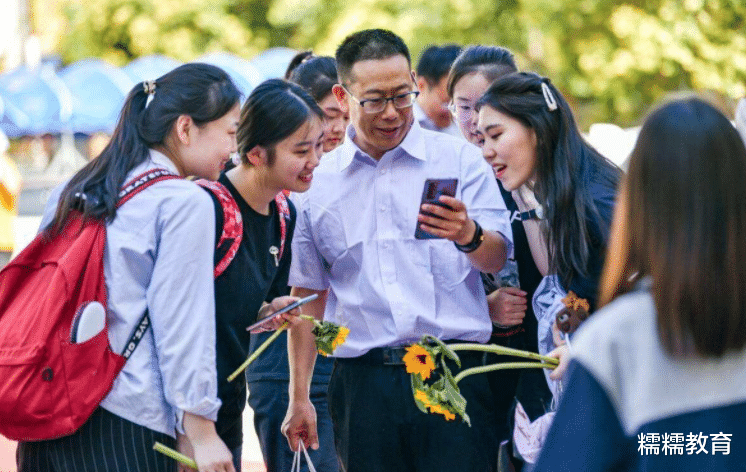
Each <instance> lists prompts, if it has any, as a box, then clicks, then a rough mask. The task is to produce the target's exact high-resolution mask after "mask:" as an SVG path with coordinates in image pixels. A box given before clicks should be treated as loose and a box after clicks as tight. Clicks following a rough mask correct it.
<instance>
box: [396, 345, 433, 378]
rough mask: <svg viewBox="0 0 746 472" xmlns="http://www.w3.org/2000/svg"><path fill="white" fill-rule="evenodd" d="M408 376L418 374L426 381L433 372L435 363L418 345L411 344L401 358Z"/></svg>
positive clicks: (426, 351)
mask: <svg viewBox="0 0 746 472" xmlns="http://www.w3.org/2000/svg"><path fill="white" fill-rule="evenodd" d="M402 360H403V361H404V363H405V365H406V367H407V373H408V374H419V375H420V377H422V379H423V380H425V379H428V378H429V377H430V374H431V373H432V372H433V370H435V362H434V361H433V356H432V355H431V354H430V352H429V351H428V350H427V349H425V348H424V347H423V346H421V345H419V344H412V345H411V346H409V347H408V348H407V353H406V354H405V355H404V357H403V358H402Z"/></svg>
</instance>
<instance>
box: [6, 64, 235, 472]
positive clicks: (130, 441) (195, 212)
mask: <svg viewBox="0 0 746 472" xmlns="http://www.w3.org/2000/svg"><path fill="white" fill-rule="evenodd" d="M239 97H240V93H239V92H238V90H237V89H236V87H235V85H234V84H233V82H232V81H231V80H230V78H229V77H228V75H227V74H226V73H225V72H223V71H222V70H220V69H218V68H216V67H213V66H209V65H205V64H185V65H183V66H180V67H178V68H176V69H174V70H173V71H171V72H169V73H168V74H165V75H164V76H162V77H160V78H158V79H157V80H154V81H147V82H144V83H140V84H137V85H136V86H135V87H134V88H133V89H132V91H131V92H130V93H129V95H128V96H127V98H126V101H125V104H124V108H123V110H122V113H121V115H120V118H119V122H118V124H117V127H116V129H115V130H114V134H113V135H112V138H111V141H110V143H109V144H108V145H107V146H106V148H105V149H104V150H103V151H102V153H101V154H100V155H99V156H98V157H96V158H95V159H93V160H92V161H91V162H90V163H89V164H88V165H86V166H85V167H84V168H83V169H81V170H80V171H79V172H78V173H77V174H75V175H74V176H73V177H72V179H71V180H70V181H69V182H68V183H67V184H65V185H63V186H61V187H59V188H58V189H57V190H56V191H55V192H54V194H53V196H52V198H50V200H49V202H48V204H47V208H46V210H45V213H44V217H43V219H42V227H44V228H46V231H48V232H50V234H54V233H55V232H56V231H58V230H59V229H60V228H62V227H63V226H64V225H65V224H66V223H67V221H68V219H69V218H70V217H71V212H72V211H73V210H77V211H80V212H82V213H83V215H84V216H85V217H88V218H97V219H102V220H105V221H106V224H107V237H106V248H105V258H104V276H105V282H106V288H107V294H108V306H107V313H106V316H107V320H106V322H107V325H108V334H109V342H110V345H111V348H112V349H113V350H114V351H115V352H122V351H123V349H124V347H125V344H126V343H127V340H128V339H129V337H130V335H131V334H132V332H133V331H134V329H135V328H136V327H137V325H138V323H139V320H140V319H141V318H142V316H143V314H144V313H145V312H146V311H147V312H148V316H149V319H150V325H151V328H150V329H148V330H147V331H146V333H145V336H144V337H143V338H142V341H141V342H140V344H139V345H138V346H137V348H136V349H135V350H134V352H133V353H132V355H131V357H130V358H129V359H128V360H127V363H126V364H125V365H124V368H123V370H122V371H121V372H120V374H119V376H118V377H117V379H116V380H115V382H114V385H113V387H112V389H111V391H110V392H109V393H108V395H107V396H106V397H105V398H104V399H103V401H102V402H101V405H100V408H98V409H97V410H96V411H95V412H94V414H93V416H92V417H91V418H90V419H89V420H88V422H87V423H86V424H84V425H83V426H82V427H81V428H80V429H79V430H78V431H77V432H76V433H74V434H73V435H71V436H66V437H63V438H59V439H54V440H49V441H41V442H25V443H21V444H20V445H19V450H18V463H19V470H20V471H31V470H76V471H78V470H109V471H122V472H124V471H129V470H157V471H171V470H173V469H174V468H175V465H174V461H173V460H171V459H169V458H167V457H165V456H163V455H161V454H159V453H156V452H155V451H154V450H153V443H154V442H155V441H160V442H162V443H165V444H166V445H169V446H172V447H173V446H175V444H176V441H175V436H176V432H177V431H179V432H181V433H184V434H186V436H187V437H188V438H189V440H190V441H191V443H192V444H193V445H194V453H195V454H194V457H195V459H196V461H197V464H198V465H199V470H200V471H234V468H233V465H232V463H231V455H230V451H229V450H228V449H227V448H226V446H225V445H224V444H223V442H222V441H221V440H220V439H219V437H218V436H217V434H216V431H215V426H214V421H215V419H216V418H217V412H218V408H219V406H220V402H219V400H218V397H217V381H216V374H215V321H214V320H215V303H214V301H215V299H214V296H213V293H214V292H213V250H214V248H213V245H212V244H205V241H212V235H213V231H214V218H215V217H214V210H213V206H212V204H211V201H210V198H209V197H208V196H207V195H206V194H205V193H204V192H203V191H202V190H201V189H200V188H199V187H198V186H197V185H196V184H194V183H193V182H189V181H187V180H184V179H171V180H167V181H163V182H159V183H157V184H155V185H153V186H151V187H148V188H147V189H145V190H143V191H142V192H140V193H139V194H137V195H136V196H135V197H133V199H132V201H131V202H128V203H126V204H124V205H122V206H121V207H120V208H117V201H118V196H119V192H120V190H121V188H122V186H123V185H124V184H125V183H126V182H129V181H131V180H132V179H133V178H134V177H136V176H140V175H142V174H144V173H146V172H148V171H151V170H153V169H164V170H165V171H167V172H169V173H171V174H175V175H178V176H182V177H185V176H189V175H201V176H209V177H211V178H217V177H218V175H219V173H220V169H221V168H222V167H223V165H224V164H225V163H226V162H227V161H228V159H229V157H230V154H231V153H232V152H234V151H235V149H236V138H235V133H236V127H237V124H238V117H239Z"/></svg>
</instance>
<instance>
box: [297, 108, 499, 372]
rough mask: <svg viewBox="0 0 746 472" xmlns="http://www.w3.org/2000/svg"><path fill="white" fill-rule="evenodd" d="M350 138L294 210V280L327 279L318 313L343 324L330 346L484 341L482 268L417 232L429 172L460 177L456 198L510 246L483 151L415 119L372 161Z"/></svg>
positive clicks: (321, 282)
mask: <svg viewBox="0 0 746 472" xmlns="http://www.w3.org/2000/svg"><path fill="white" fill-rule="evenodd" d="M347 134H348V135H347V139H346V140H345V142H344V144H342V145H341V146H340V147H338V148H337V149H335V150H334V151H331V152H330V153H328V154H326V155H325V156H324V158H323V159H322V160H321V164H320V165H319V167H318V168H317V169H316V170H315V171H314V182H313V185H312V186H311V189H310V190H309V191H308V192H306V193H303V194H296V195H294V199H295V200H294V201H295V204H296V208H297V210H298V221H297V223H296V229H295V236H294V238H293V246H292V247H293V261H292V265H291V269H290V282H289V283H290V285H292V286H296V287H303V288H308V289H313V290H323V289H326V288H327V287H329V288H330V289H331V290H330V293H329V297H328V300H327V303H326V311H325V315H324V318H325V319H327V320H330V321H333V322H335V323H339V324H342V325H345V326H347V327H348V328H349V329H350V334H349V336H348V337H347V341H346V342H345V343H344V344H343V345H342V346H340V347H339V348H338V349H337V350H336V352H335V354H336V355H337V356H339V357H356V356H360V355H362V354H364V353H365V352H367V351H368V350H370V349H372V348H374V347H382V346H398V345H403V344H408V343H411V342H412V341H417V340H419V338H420V337H421V336H422V335H424V334H431V335H434V336H436V337H438V338H440V339H443V340H464V341H476V342H486V341H487V340H488V339H489V336H490V333H491V331H492V323H491V322H490V318H489V315H488V312H487V302H486V298H485V293H484V289H483V288H482V281H481V278H480V275H479V271H478V270H477V269H475V268H474V267H473V266H472V264H471V262H470V261H469V259H468V258H467V256H466V255H465V254H464V253H462V252H460V251H458V250H457V249H456V247H455V246H454V244H453V243H452V242H451V241H448V240H445V239H429V240H417V239H415V238H414V233H415V226H416V224H417V215H418V213H419V207H420V198H421V196H422V189H423V185H424V182H425V179H427V178H457V179H458V188H457V191H456V198H458V199H460V200H462V201H463V202H464V203H465V204H466V207H467V211H468V214H469V216H470V217H471V218H473V219H475V220H476V221H478V222H479V224H480V225H481V226H482V227H483V228H484V229H485V230H493V231H499V232H500V233H501V234H502V235H503V236H504V238H505V240H506V244H507V246H508V253H509V254H510V253H511V252H512V233H511V229H510V223H509V221H508V217H509V214H508V210H507V209H506V208H505V204H504V202H503V200H502V197H501V196H500V191H499V189H498V187H497V183H496V181H495V177H494V174H493V172H492V170H491V169H490V167H489V165H488V164H487V163H486V162H485V161H484V159H482V156H481V155H480V153H479V150H478V149H477V148H476V147H474V146H472V145H471V144H469V143H467V142H466V141H465V140H463V139H457V138H454V137H452V136H448V135H446V134H443V133H438V132H434V131H429V130H423V129H422V128H420V126H419V125H418V124H417V123H416V122H415V123H414V124H413V126H412V129H411V130H410V131H409V133H408V134H407V135H406V137H405V138H404V140H403V141H402V143H401V144H400V145H399V146H397V147H396V148H394V149H392V150H390V151H388V152H386V153H385V154H384V155H383V156H382V157H381V159H380V160H379V161H375V160H374V159H372V158H371V157H369V156H368V155H367V154H365V153H364V152H362V151H361V150H360V148H358V147H357V145H355V143H354V142H353V139H354V136H355V135H354V128H353V127H352V126H350V127H348V131H347Z"/></svg>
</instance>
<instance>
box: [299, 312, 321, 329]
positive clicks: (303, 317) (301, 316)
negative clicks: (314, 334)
mask: <svg viewBox="0 0 746 472" xmlns="http://www.w3.org/2000/svg"><path fill="white" fill-rule="evenodd" d="M298 318H300V319H302V320H306V321H310V322H312V323H313V324H314V326H316V327H320V326H321V323H319V320H317V319H316V318H314V317H313V316H311V315H298Z"/></svg>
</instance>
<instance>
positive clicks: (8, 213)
mask: <svg viewBox="0 0 746 472" xmlns="http://www.w3.org/2000/svg"><path fill="white" fill-rule="evenodd" d="M20 193H21V174H20V173H19V172H18V168H17V167H16V165H15V163H14V162H13V161H12V160H10V158H9V157H8V156H7V155H5V153H4V152H3V153H0V252H8V253H11V252H13V244H14V233H13V221H14V220H15V217H16V215H17V214H18V209H17V208H16V202H17V200H18V195H19V194H20Z"/></svg>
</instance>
